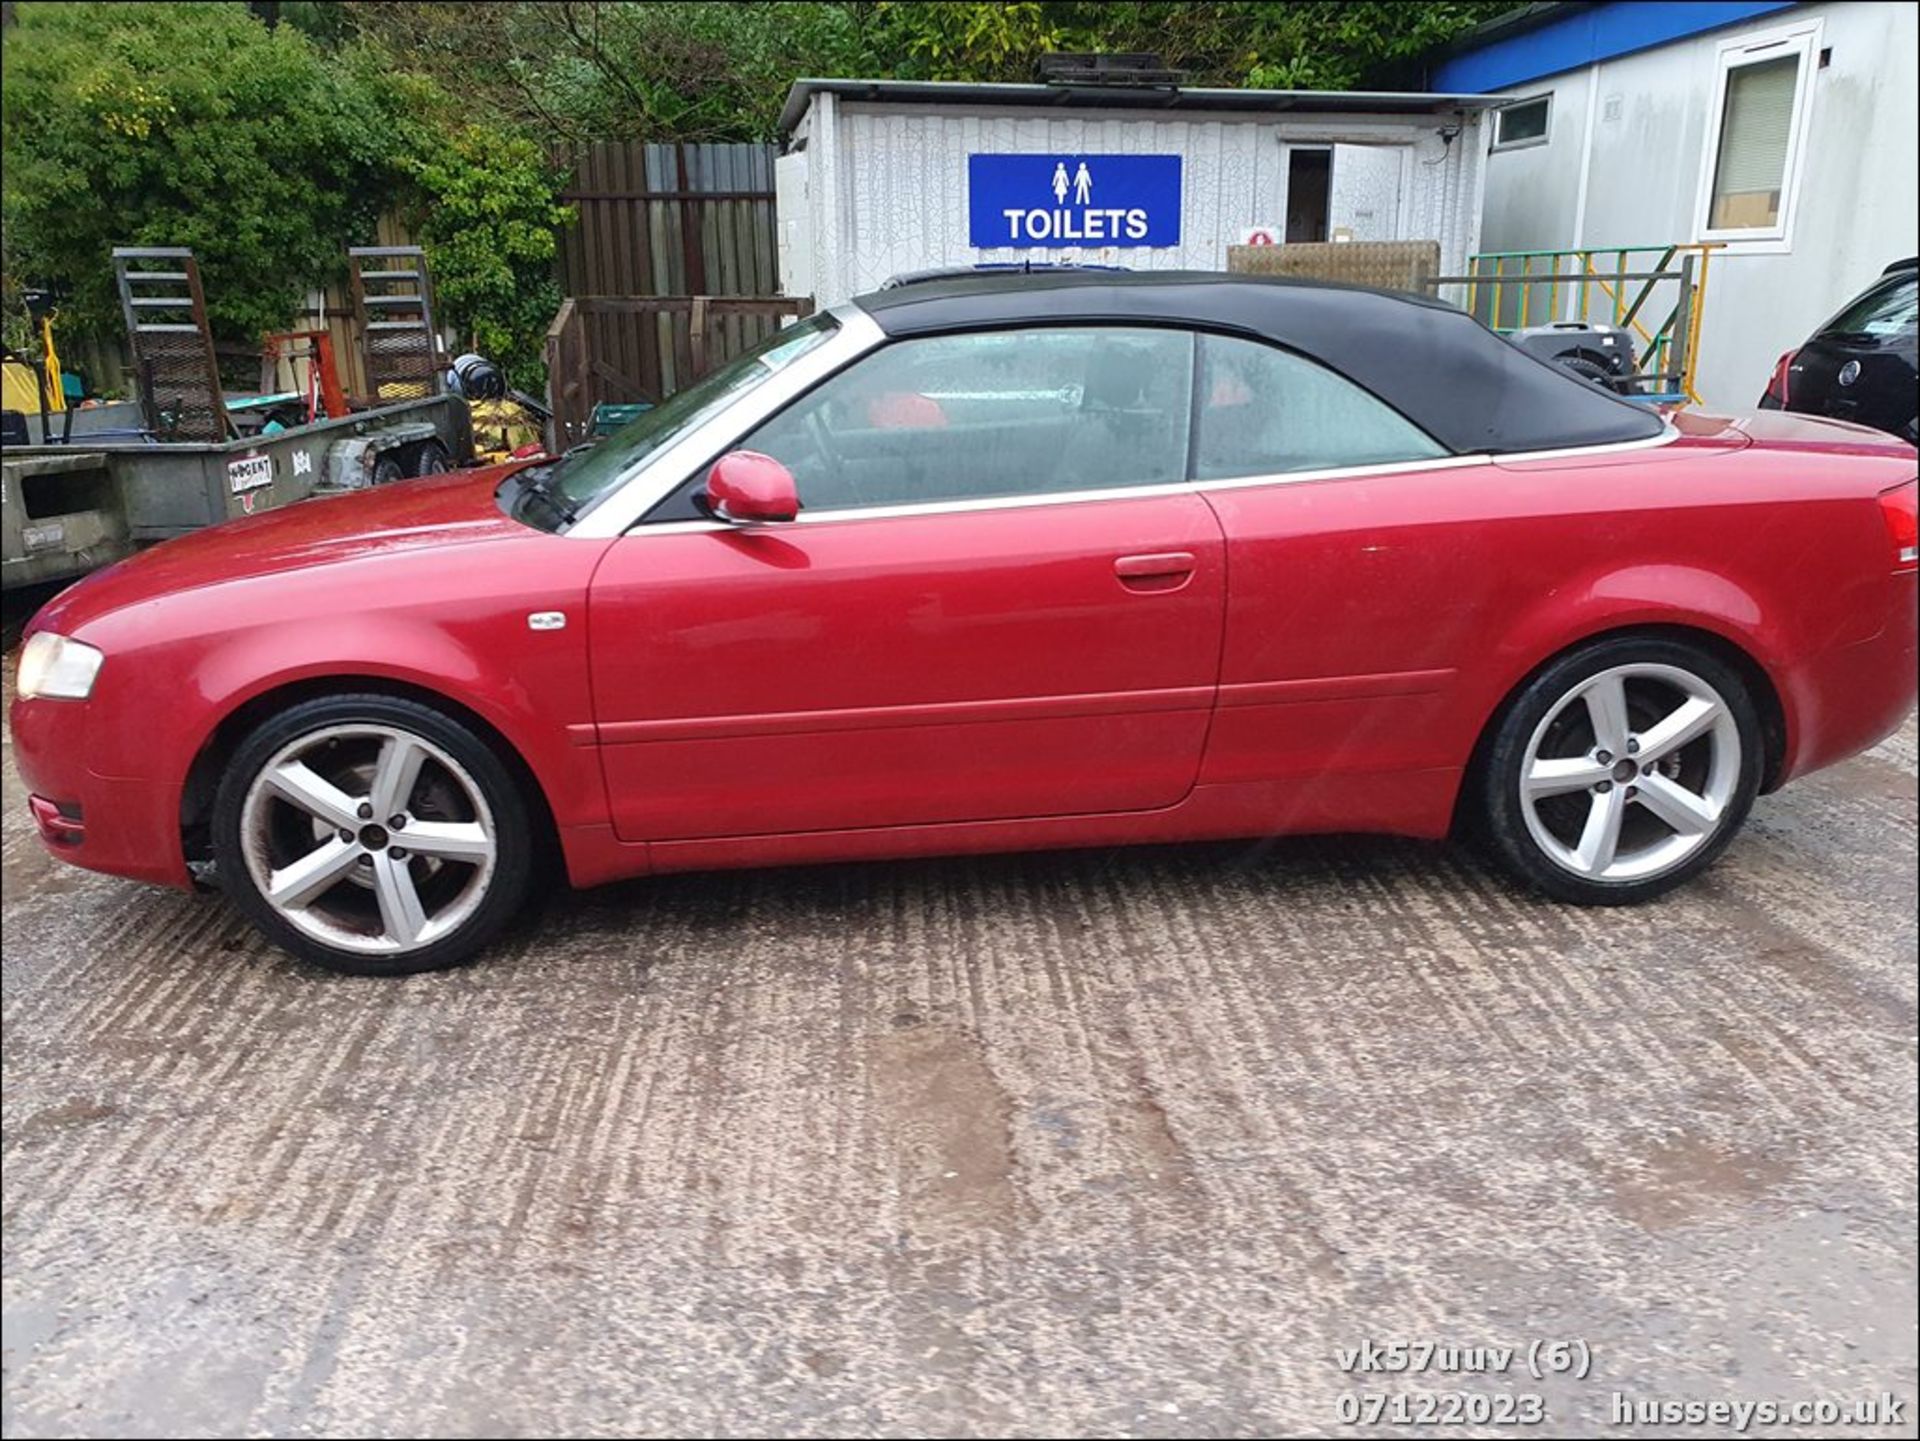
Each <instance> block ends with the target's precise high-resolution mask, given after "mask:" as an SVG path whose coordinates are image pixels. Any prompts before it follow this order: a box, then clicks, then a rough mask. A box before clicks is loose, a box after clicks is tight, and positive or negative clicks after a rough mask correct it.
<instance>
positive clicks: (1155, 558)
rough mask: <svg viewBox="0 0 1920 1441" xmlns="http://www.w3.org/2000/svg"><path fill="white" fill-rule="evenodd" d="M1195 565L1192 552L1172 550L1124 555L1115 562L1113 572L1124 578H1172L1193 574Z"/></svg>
mask: <svg viewBox="0 0 1920 1441" xmlns="http://www.w3.org/2000/svg"><path fill="white" fill-rule="evenodd" d="M1193 566H1194V559H1193V555H1192V554H1191V552H1188V551H1184V550H1170V551H1164V552H1161V553H1160V554H1157V555H1123V556H1121V557H1120V558H1119V559H1118V560H1116V561H1115V562H1114V563H1113V573H1114V574H1115V575H1117V576H1119V577H1120V579H1122V580H1171V579H1172V578H1173V577H1175V576H1181V575H1192V574H1193Z"/></svg>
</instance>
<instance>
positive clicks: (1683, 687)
mask: <svg viewBox="0 0 1920 1441" xmlns="http://www.w3.org/2000/svg"><path fill="white" fill-rule="evenodd" d="M1740 774H1741V746H1740V728H1739V725H1738V723H1737V721H1736V720H1735V717H1734V713H1733V710H1732V708H1731V707H1730V706H1729V705H1728V704H1727V701H1726V699H1725V697H1723V696H1722V695H1721V694H1720V693H1719V692H1718V691H1717V690H1715V689H1714V688H1713V687H1712V686H1711V685H1709V684H1708V683H1707V682H1706V681H1704V680H1702V679H1701V678H1700V677H1699V676H1697V675H1695V674H1693V673H1692V672H1691V671H1688V670H1685V669H1682V668H1681V667H1679V666H1673V665H1657V664H1651V663H1645V664H1632V665H1620V666H1614V667H1612V668H1610V669H1608V670H1603V671H1601V672H1599V673H1598V674H1597V675H1593V676H1590V677H1588V678H1587V679H1585V680H1583V681H1581V682H1580V683H1579V684H1577V685H1575V686H1574V687H1573V688H1572V689H1570V690H1569V691H1568V692H1567V693H1566V694H1565V695H1564V696H1562V697H1561V698H1560V700H1559V701H1558V702H1556V703H1555V704H1554V706H1553V707H1552V709H1550V710H1549V711H1548V712H1547V715H1546V718H1545V719H1544V720H1542V721H1541V722H1540V724H1539V725H1538V726H1537V727H1535V729H1534V732H1533V735H1532V738H1531V739H1530V740H1529V741H1528V743H1527V746H1526V749H1525V751H1524V753H1523V755H1522V760H1521V766H1520V775H1519V779H1518V784H1519V788H1520V802H1521V812H1522V814H1523V816H1524V817H1525V820H1526V826H1527V831H1528V833H1529V834H1530V835H1531V836H1532V838H1533V841H1534V843H1535V844H1536V845H1537V846H1538V847H1539V848H1540V850H1541V852H1542V853H1543V854H1545V855H1546V856H1547V857H1548V859H1549V860H1551V861H1552V862H1553V863H1554V864H1555V865H1557V866H1559V867H1560V868H1561V869H1562V870H1565V871H1567V872H1569V873H1571V874H1573V875H1575V876H1579V877H1581V878H1582V879H1585V880H1590V881H1602V882H1627V881H1644V880H1649V879H1652V878H1654V877H1657V876H1660V875H1663V874H1665V873H1666V872H1668V871H1671V870H1673V869H1674V868H1675V867H1677V866H1680V865H1682V864H1684V863H1685V862H1686V861H1687V859H1688V858H1689V857H1690V856H1692V855H1694V854H1695V853H1696V852H1697V851H1699V850H1700V849H1701V848H1702V847H1704V846H1706V845H1708V844H1709V843H1711V842H1712V840H1713V839H1714V837H1715V836H1716V835H1717V834H1719V832H1720V830H1721V827H1722V826H1723V824H1724V822H1725V818H1726V816H1727V815H1728V814H1729V810H1730V807H1731V804H1732V802H1733V799H1734V796H1735V793H1736V791H1737V789H1738V787H1739V784H1740Z"/></svg>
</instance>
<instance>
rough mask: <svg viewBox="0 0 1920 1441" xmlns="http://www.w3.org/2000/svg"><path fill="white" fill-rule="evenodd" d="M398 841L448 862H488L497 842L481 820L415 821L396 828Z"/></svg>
mask: <svg viewBox="0 0 1920 1441" xmlns="http://www.w3.org/2000/svg"><path fill="white" fill-rule="evenodd" d="M393 840H394V844H396V845H400V846H404V847H406V849H408V850H410V851H413V852H415V853H417V854H419V855H423V856H438V857H440V859H442V860H447V861H474V862H479V861H484V860H485V859H487V857H489V856H491V855H492V854H493V841H492V840H491V839H490V838H489V837H488V835H487V832H486V830H485V828H484V827H482V826H481V825H480V823H479V822H478V821H415V822H413V824H411V825H409V826H408V827H407V828H406V829H405V830H404V831H395V832H394V835H393Z"/></svg>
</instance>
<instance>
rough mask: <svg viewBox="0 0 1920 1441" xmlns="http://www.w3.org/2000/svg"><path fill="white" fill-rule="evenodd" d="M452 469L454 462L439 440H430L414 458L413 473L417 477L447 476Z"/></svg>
mask: <svg viewBox="0 0 1920 1441" xmlns="http://www.w3.org/2000/svg"><path fill="white" fill-rule="evenodd" d="M452 469H453V461H452V458H451V457H449V456H448V454H447V448H446V447H445V446H444V445H442V444H440V442H439V441H437V440H429V441H428V442H427V443H426V444H425V445H422V446H421V447H420V451H419V453H418V454H417V455H415V456H414V458H413V473H414V474H415V475H416V476H421V475H445V474H446V473H447V472H448V471H450V470H452Z"/></svg>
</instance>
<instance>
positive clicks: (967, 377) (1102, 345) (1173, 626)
mask: <svg viewBox="0 0 1920 1441" xmlns="http://www.w3.org/2000/svg"><path fill="white" fill-rule="evenodd" d="M1193 347H1194V341H1193V337H1192V336H1191V335H1189V334H1186V333H1184V332H1179V331H1170V330H1137V329H1126V328H1119V327H1088V328H1080V329H1071V328H1059V329H1045V330H1041V331H1012V332H1010V331H997V332H991V333H969V334H958V335H941V336H931V337H923V338H918V339H909V340H902V341H898V342H895V343H893V344H891V345H888V346H886V347H884V348H882V349H880V350H878V351H876V352H873V353H871V354H869V355H867V356H865V357H863V358H862V359H861V360H859V361H856V362H855V363H854V364H853V365H851V366H850V367H849V368H848V369H846V370H844V371H842V372H840V373H839V374H837V375H836V376H834V377H833V378H832V379H830V380H828V381H827V382H825V383H824V384H823V385H821V386H819V387H817V388H816V389H815V390H813V391H812V392H810V393H809V394H808V395H806V396H803V397H802V398H801V399H799V400H798V401H796V402H794V404H792V405H791V406H789V407H788V408H787V409H786V410H785V411H782V412H781V413H780V414H778V415H776V416H774V417H773V418H772V419H770V420H768V421H767V422H766V423H764V424H763V425H762V426H760V427H759V428H758V429H757V430H756V431H754V432H753V433H751V434H749V435H745V436H742V437H741V438H740V441H739V445H738V447H737V448H741V449H750V450H756V451H760V452H762V453H765V454H769V455H772V456H773V457H774V458H775V459H777V460H779V461H781V462H782V463H783V464H784V465H786V466H787V468H788V469H789V470H790V471H792V473H793V474H794V476H795V479H796V483H797V486H798V490H799V494H800V499H801V503H802V506H803V510H802V513H801V517H800V519H799V520H797V521H795V522H791V523H787V524H765V525H755V526H733V525H728V524H723V523H718V522H713V521H709V520H688V519H686V517H687V516H689V515H693V514H695V513H696V512H695V511H694V510H693V508H692V496H693V494H694V492H695V491H696V490H697V487H698V484H699V482H700V480H701V479H702V477H699V476H695V477H690V478H689V481H688V483H687V486H686V487H685V488H684V489H683V491H682V493H680V494H679V495H677V496H675V497H673V498H670V499H669V500H668V501H667V502H664V503H663V504H662V506H660V507H658V508H656V512H655V514H654V515H653V516H651V517H649V520H648V522H643V523H642V524H641V525H639V526H637V527H636V528H634V529H633V530H631V531H630V532H629V533H627V534H626V535H624V536H623V537H621V538H620V539H619V540H617V541H616V542H615V543H614V544H613V545H612V547H611V548H610V549H609V551H608V554H607V556H606V558H605V560H604V561H603V562H602V564H601V566H600V568H599V570H598V571H597V572H596V575H595V578H594V583H593V588H592V594H591V600H590V617H589V621H590V640H589V645H590V650H591V656H592V667H593V685H594V697H595V710H596V718H597V725H598V738H599V741H600V743H601V747H602V750H601V754H602V756H603V761H604V766H605V771H606V779H607V788H608V793H609V797H610V801H611V805H612V811H613V819H614V828H615V831H616V834H617V835H618V836H619V837H620V838H621V839H622V840H665V839H679V838H688V839H692V838H699V837H713V836H734V835H739V836H746V835H768V834H778V833H789V832H805V831H821V830H839V829H853V828H866V827H876V826H903V825H917V824H930V823H943V822H961V821H984V820H996V819H1007V818H1014V817H1022V818H1025V817H1042V816H1059V815H1071V814H1080V813H1094V812H1112V811H1130V810H1145V809H1154V808H1160V807H1165V806H1170V805H1173V804H1176V803H1177V802H1179V801H1180V800H1181V799H1182V798H1183V797H1184V796H1185V795H1186V794H1187V793H1188V792H1189V791H1190V790H1191V788H1192V786H1193V784H1194V780H1195V776H1196V773H1197V771H1198V767H1199V763H1200V756H1201V752H1202V749H1203V747H1204V743H1205V738H1206V730H1207V723H1208V716H1209V712H1210V709H1211V706H1212V703H1213V698H1214V688H1215V682H1216V673H1217V668H1218V663H1219V651H1220V637H1221V626H1222V623H1223V622H1222V617H1223V612H1224V607H1225V590H1224V586H1225V576H1224V569H1225V548H1224V544H1223V541H1222V538H1221V532H1220V528H1219V524H1218V522H1217V521H1216V520H1215V518H1214V516H1213V512H1212V511H1211V509H1210V508H1209V507H1208V506H1207V504H1206V503H1205V502H1204V501H1203V500H1201V499H1200V498H1199V496H1197V495H1196V494H1194V493H1193V491H1192V489H1191V488H1190V487H1189V486H1188V485H1187V484H1186V482H1185V469H1186V458H1187V438H1188V427H1189V423H1190V412H1191V381H1192V366H1193V359H1192V357H1193Z"/></svg>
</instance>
